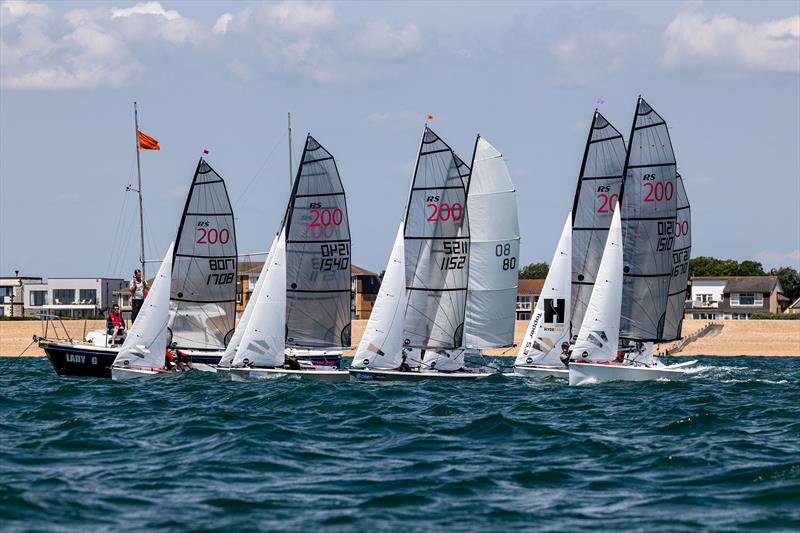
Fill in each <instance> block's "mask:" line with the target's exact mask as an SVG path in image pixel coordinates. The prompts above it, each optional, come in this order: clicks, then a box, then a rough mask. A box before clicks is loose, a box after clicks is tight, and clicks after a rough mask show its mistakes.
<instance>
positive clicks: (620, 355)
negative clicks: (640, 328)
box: [614, 352, 625, 363]
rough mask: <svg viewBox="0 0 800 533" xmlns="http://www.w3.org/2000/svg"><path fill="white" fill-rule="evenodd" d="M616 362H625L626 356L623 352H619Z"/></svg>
mask: <svg viewBox="0 0 800 533" xmlns="http://www.w3.org/2000/svg"><path fill="white" fill-rule="evenodd" d="M614 362H616V363H624V362H625V354H624V353H622V352H617V356H616V357H615V358H614Z"/></svg>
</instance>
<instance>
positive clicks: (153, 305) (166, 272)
mask: <svg viewBox="0 0 800 533" xmlns="http://www.w3.org/2000/svg"><path fill="white" fill-rule="evenodd" d="M174 247H175V243H172V244H170V246H169V249H168V250H167V254H166V255H165V256H164V261H162V263H161V267H160V268H159V269H158V274H156V277H155V279H154V281H153V286H152V287H151V288H150V291H149V292H148V294H147V296H146V297H145V300H144V304H143V305H142V309H141V311H140V312H139V316H138V317H137V318H136V321H135V322H134V323H133V326H132V327H131V330H130V331H129V332H128V336H127V337H126V338H125V342H123V343H122V347H121V348H120V350H119V353H118V354H117V356H116V358H115V359H114V363H113V364H112V365H111V378H112V379H113V380H114V381H128V380H132V379H152V378H157V377H164V376H168V375H170V374H172V375H174V373H173V372H171V371H169V370H166V369H164V355H165V352H166V349H167V336H168V331H167V324H168V321H169V305H170V303H169V293H170V285H171V283H170V277H171V271H172V257H173V250H174Z"/></svg>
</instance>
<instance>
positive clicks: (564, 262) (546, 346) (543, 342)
mask: <svg viewBox="0 0 800 533" xmlns="http://www.w3.org/2000/svg"><path fill="white" fill-rule="evenodd" d="M571 257H572V212H570V213H569V215H567V220H566V221H565V222H564V229H563V230H562V231H561V238H560V239H559V240H558V246H557V247H556V253H555V255H554V256H553V261H552V262H551V263H550V270H549V271H548V272H547V277H546V278H545V280H544V287H543V288H542V294H541V295H539V300H538V301H537V302H536V308H535V309H534V311H533V315H531V320H530V322H529V323H528V328H527V329H526V330H525V336H524V337H523V338H522V343H521V345H520V347H519V351H518V352H517V358H516V359H515V361H514V373H515V374H517V375H520V376H529V377H562V378H567V377H568V376H569V370H568V369H567V367H566V366H565V365H564V363H563V362H562V361H561V359H560V355H561V345H562V344H564V343H566V344H569V340H570V329H569V316H570V303H571V302H570V300H571V296H570V289H571V282H570V274H571V264H570V263H571Z"/></svg>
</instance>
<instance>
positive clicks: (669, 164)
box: [620, 97, 678, 342]
mask: <svg viewBox="0 0 800 533" xmlns="http://www.w3.org/2000/svg"><path fill="white" fill-rule="evenodd" d="M675 181H676V171H675V155H674V153H673V151H672V142H671V141H670V138H669V130H668V129H667V123H666V122H664V119H663V118H661V116H659V115H658V113H656V112H655V111H654V110H653V108H652V107H650V105H649V104H648V103H647V102H645V100H644V99H643V98H642V97H639V100H638V102H637V105H636V116H635V118H634V121H633V126H632V128H631V137H630V140H629V142H628V155H627V160H626V164H625V181H624V183H623V187H622V193H621V196H622V199H621V202H622V213H623V217H622V234H623V239H624V243H625V262H624V263H625V267H624V273H625V283H624V291H623V294H622V323H621V325H620V337H622V338H624V339H629V340H635V341H654V342H656V341H661V340H663V339H664V322H665V316H666V308H667V298H668V295H669V292H670V291H669V286H670V279H671V278H672V251H673V249H674V241H675V217H676V206H677V197H678V195H677V187H676V184H675Z"/></svg>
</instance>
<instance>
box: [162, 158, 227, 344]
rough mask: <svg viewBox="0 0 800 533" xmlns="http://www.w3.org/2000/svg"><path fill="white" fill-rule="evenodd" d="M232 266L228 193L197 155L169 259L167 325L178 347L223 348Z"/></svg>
mask: <svg viewBox="0 0 800 533" xmlns="http://www.w3.org/2000/svg"><path fill="white" fill-rule="evenodd" d="M236 267H237V251H236V230H235V227H234V220H233V210H232V208H231V202H230V199H229V198H228V191H227V189H226V187H225V182H224V181H223V179H222V177H221V176H220V175H219V174H217V173H216V172H215V171H214V169H212V168H211V166H210V165H209V164H208V163H207V162H206V161H205V160H203V159H202V158H201V159H200V162H199V163H198V165H197V170H196V171H195V175H194V179H193V180H192V185H191V188H190V189H189V194H188V196H187V199H186V206H185V207H184V210H183V216H182V218H181V222H180V227H179V229H178V235H177V238H176V241H175V252H174V257H173V266H172V282H171V291H170V325H169V327H170V329H171V331H172V342H173V343H177V345H178V347H180V348H184V349H197V350H220V349H223V348H224V347H225V342H226V338H227V337H228V335H229V334H230V333H231V332H232V331H233V328H234V321H235V313H236Z"/></svg>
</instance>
